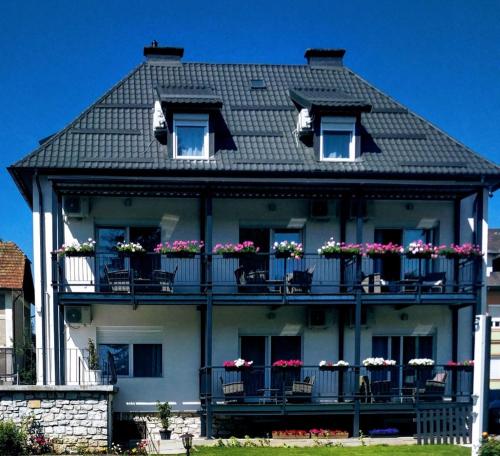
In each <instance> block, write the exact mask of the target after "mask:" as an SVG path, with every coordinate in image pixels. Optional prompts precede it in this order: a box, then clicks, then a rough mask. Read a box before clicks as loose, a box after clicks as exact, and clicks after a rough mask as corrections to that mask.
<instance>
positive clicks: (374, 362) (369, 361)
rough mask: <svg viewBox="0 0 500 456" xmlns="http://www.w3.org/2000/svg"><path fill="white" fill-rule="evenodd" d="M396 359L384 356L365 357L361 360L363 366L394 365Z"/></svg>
mask: <svg viewBox="0 0 500 456" xmlns="http://www.w3.org/2000/svg"><path fill="white" fill-rule="evenodd" d="M395 365H396V361H394V360H393V359H384V358H366V359H364V360H363V366H365V367H385V366H395Z"/></svg>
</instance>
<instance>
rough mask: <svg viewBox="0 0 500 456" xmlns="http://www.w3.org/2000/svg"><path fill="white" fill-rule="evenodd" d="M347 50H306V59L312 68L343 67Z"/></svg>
mask: <svg viewBox="0 0 500 456" xmlns="http://www.w3.org/2000/svg"><path fill="white" fill-rule="evenodd" d="M344 54H345V49H317V48H316V49H315V48H313V49H306V53H305V54H304V57H305V58H306V59H307V63H308V65H310V66H315V67H332V66H336V67H341V66H344V62H343V60H342V59H343V57H344Z"/></svg>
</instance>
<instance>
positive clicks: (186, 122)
mask: <svg viewBox="0 0 500 456" xmlns="http://www.w3.org/2000/svg"><path fill="white" fill-rule="evenodd" d="M177 127H204V128H205V134H204V137H203V151H202V152H203V153H202V155H177V146H178V144H177ZM173 148H174V159H178V160H208V158H209V131H208V114H174V126H173Z"/></svg>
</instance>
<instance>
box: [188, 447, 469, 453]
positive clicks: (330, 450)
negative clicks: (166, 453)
mask: <svg viewBox="0 0 500 456" xmlns="http://www.w3.org/2000/svg"><path fill="white" fill-rule="evenodd" d="M191 454H192V455H193V456H198V455H199V456H267V455H269V456H279V455H282V456H310V455H314V456H365V455H376V456H385V455H387V456H389V455H390V456H396V455H397V456H400V455H407V454H408V455H426V456H428V455H431V454H432V456H461V455H463V456H465V455H467V456H468V455H470V449H469V448H463V447H458V446H453V445H428V446H417V445H398V446H382V445H371V446H365V447H344V448H325V447H313V448H269V447H264V448H214V447H198V448H197V449H196V451H194V452H192V453H191Z"/></svg>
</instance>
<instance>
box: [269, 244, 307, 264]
mask: <svg viewBox="0 0 500 456" xmlns="http://www.w3.org/2000/svg"><path fill="white" fill-rule="evenodd" d="M273 250H274V256H275V257H276V258H295V259H297V260H299V259H300V258H302V256H303V255H304V248H303V247H302V244H301V243H299V242H295V241H281V242H275V243H274V244H273Z"/></svg>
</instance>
